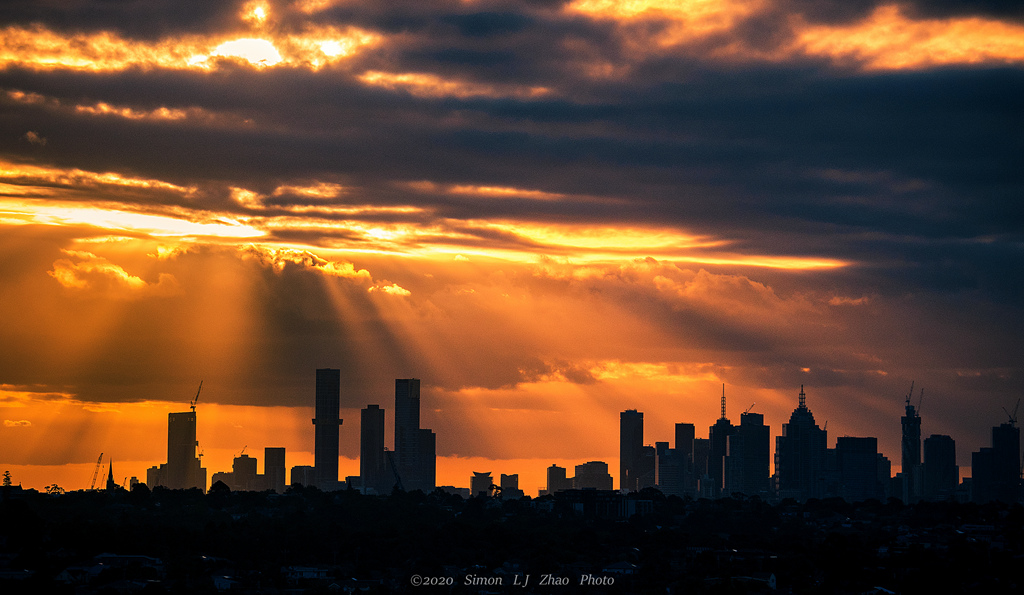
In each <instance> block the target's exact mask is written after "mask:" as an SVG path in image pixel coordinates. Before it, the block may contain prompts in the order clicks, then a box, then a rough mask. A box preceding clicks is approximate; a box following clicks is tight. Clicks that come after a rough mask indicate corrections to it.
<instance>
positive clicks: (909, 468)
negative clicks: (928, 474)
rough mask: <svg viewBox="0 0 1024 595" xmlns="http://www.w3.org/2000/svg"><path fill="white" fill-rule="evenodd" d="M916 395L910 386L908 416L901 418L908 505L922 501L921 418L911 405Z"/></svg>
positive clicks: (907, 406) (901, 462)
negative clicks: (912, 398) (911, 399)
mask: <svg viewBox="0 0 1024 595" xmlns="http://www.w3.org/2000/svg"><path fill="white" fill-rule="evenodd" d="M913 393H914V385H913V383H911V385H910V393H908V394H907V403H906V415H904V416H903V417H901V418H900V422H901V423H902V425H903V440H902V441H901V449H900V452H901V454H902V458H901V460H900V464H901V465H902V466H903V469H902V473H903V501H904V502H906V503H907V504H911V503H913V502H917V501H918V500H920V499H921V487H922V486H921V485H920V484H921V416H920V414H918V412H917V411H915V410H914V406H913V405H911V404H910V397H911V396H912V395H913Z"/></svg>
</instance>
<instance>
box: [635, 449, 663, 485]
mask: <svg viewBox="0 0 1024 595" xmlns="http://www.w3.org/2000/svg"><path fill="white" fill-rule="evenodd" d="M657 464H658V455H657V452H656V451H655V448H654V447H653V446H644V447H642V448H641V449H640V460H639V462H638V463H637V466H636V473H637V474H636V489H638V490H642V489H644V488H653V487H654V485H655V483H657V473H658V472H657Z"/></svg>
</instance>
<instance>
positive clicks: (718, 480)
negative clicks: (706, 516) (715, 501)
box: [708, 384, 736, 498]
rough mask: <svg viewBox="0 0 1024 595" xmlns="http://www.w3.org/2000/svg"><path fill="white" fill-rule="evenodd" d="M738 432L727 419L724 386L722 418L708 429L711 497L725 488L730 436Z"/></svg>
mask: <svg viewBox="0 0 1024 595" xmlns="http://www.w3.org/2000/svg"><path fill="white" fill-rule="evenodd" d="M735 432H736V427H735V426H733V425H732V422H731V421H729V420H728V419H727V418H726V417H725V385H724V384H723V385H722V417H720V418H718V420H717V421H716V422H715V425H713V426H711V427H710V428H708V438H709V439H710V440H711V454H710V455H708V477H710V478H711V481H712V487H711V492H709V495H710V496H711V497H712V498H717V497H718V496H720V495H721V493H722V489H723V488H724V487H725V484H724V481H723V480H724V479H725V471H724V469H725V467H724V465H725V453H726V450H727V449H728V446H729V444H728V440H729V436H731V435H733V434H734V433H735Z"/></svg>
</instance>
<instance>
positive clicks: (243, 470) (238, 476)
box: [230, 454, 257, 492]
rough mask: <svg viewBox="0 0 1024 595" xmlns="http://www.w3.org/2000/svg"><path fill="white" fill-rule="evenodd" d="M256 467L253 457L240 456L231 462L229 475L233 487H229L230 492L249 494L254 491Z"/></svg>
mask: <svg viewBox="0 0 1024 595" xmlns="http://www.w3.org/2000/svg"><path fill="white" fill-rule="evenodd" d="M256 465H257V461H256V458H255V457H250V456H249V455H247V454H242V455H239V456H237V457H235V459H234V460H233V461H232V463H231V474H232V477H233V478H234V483H235V485H233V486H230V487H231V489H232V490H237V491H241V492H251V491H253V490H255V489H256Z"/></svg>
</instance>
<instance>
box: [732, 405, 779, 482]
mask: <svg viewBox="0 0 1024 595" xmlns="http://www.w3.org/2000/svg"><path fill="white" fill-rule="evenodd" d="M727 443H728V444H727V446H728V448H727V452H726V455H725V461H724V467H725V478H724V481H723V485H724V486H725V487H724V490H725V492H724V494H723V495H725V496H728V495H731V494H733V493H734V492H738V493H741V494H746V495H748V496H755V495H761V496H767V495H768V462H769V454H768V451H769V446H770V444H771V436H770V429H769V427H768V426H766V425H764V416H763V415H761V414H760V413H750V412H749V411H748V412H746V413H743V414H741V415H740V425H739V426H738V427H736V428H734V432H733V434H732V435H730V436H729V438H728V440H727Z"/></svg>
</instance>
